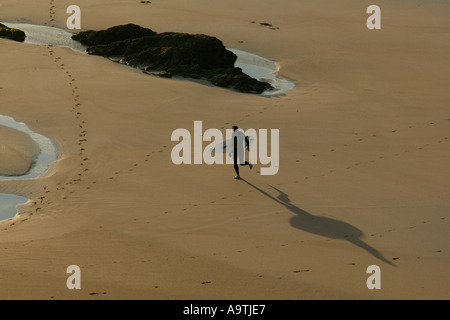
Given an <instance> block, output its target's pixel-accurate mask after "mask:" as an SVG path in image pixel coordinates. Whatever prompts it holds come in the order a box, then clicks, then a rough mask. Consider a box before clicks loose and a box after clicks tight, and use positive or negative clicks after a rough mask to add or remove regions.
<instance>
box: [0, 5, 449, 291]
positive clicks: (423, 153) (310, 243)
mask: <svg viewBox="0 0 450 320" xmlns="http://www.w3.org/2000/svg"><path fill="white" fill-rule="evenodd" d="M210 3H211V1H210V0H195V1H194V0H188V1H177V0H164V1H162V0H154V1H151V3H150V4H143V3H141V2H140V1H137V0H136V1H134V0H133V1H131V0H130V1H117V0H108V1H107V0H99V1H95V4H94V3H93V1H87V0H78V1H77V3H76V4H77V5H78V6H80V8H81V9H82V30H90V29H93V30H101V29H106V28H109V27H112V26H115V25H120V24H126V23H130V22H132V23H135V24H138V25H141V26H144V27H147V28H150V29H152V30H154V31H157V32H165V31H173V32H186V33H193V34H208V35H211V36H214V37H217V38H218V39H220V40H221V41H223V43H224V44H225V46H226V47H229V48H235V49H239V50H244V51H248V52H252V53H255V54H258V55H260V56H263V57H265V58H268V59H272V60H274V61H277V62H279V63H280V70H279V73H280V75H281V76H283V77H285V78H286V79H289V80H291V81H293V82H294V83H295V88H293V89H292V90H290V91H288V92H286V93H285V94H283V95H279V96H272V97H264V96H261V95H255V94H244V93H239V92H235V91H232V90H228V89H224V88H219V87H214V86H211V85H206V84H202V83H196V82H193V81H187V80H176V79H164V78H158V77H152V76H148V75H145V74H142V73H141V72H138V71H137V70H134V69H131V68H130V67H127V66H124V65H121V64H118V63H113V62H111V61H109V60H108V59H106V58H103V57H98V56H90V55H86V54H82V53H79V52H74V51H72V50H70V49H68V48H63V47H50V46H45V45H44V46H39V45H31V44H24V43H18V42H13V41H10V40H6V39H0V48H1V49H0V70H1V74H2V76H1V78H0V115H6V116H9V117H13V118H14V119H15V120H16V121H20V122H24V123H26V124H27V125H28V127H29V128H30V129H32V130H33V131H35V132H38V133H40V134H42V135H44V136H46V137H48V138H50V139H52V141H53V142H54V143H55V144H56V145H57V147H58V150H59V151H60V153H61V154H60V158H59V159H58V161H57V162H56V163H55V164H54V165H53V166H52V168H51V170H50V171H49V172H48V174H46V175H45V176H43V177H39V178H36V179H28V180H11V181H8V180H2V181H0V193H7V194H11V193H12V194H16V195H20V196H24V197H27V198H28V199H30V201H29V202H28V203H27V205H24V206H20V207H19V214H18V216H17V217H16V218H14V219H12V220H7V221H3V222H0V266H1V267H0V288H1V289H0V299H1V300H5V299H6V300H8V299H12V300H14V299H149V300H159V299H161V300H164V299H167V300H175V299H247V300H249V299H277V300H278V299H280V300H301V299H449V298H450V277H449V275H448V270H449V268H450V238H449V234H450V233H449V231H450V228H449V223H450V215H449V212H450V192H449V190H450V188H449V187H450V184H449V181H450V180H449V175H450V170H449V166H448V162H449V155H450V152H449V150H450V148H449V140H448V139H449V136H450V131H449V124H450V122H449V118H450V116H449V101H450V99H449V98H450V93H449V90H448V84H449V83H450V75H449V73H448V69H449V64H450V63H449V59H448V53H449V50H450V43H449V42H448V41H446V39H448V37H449V34H450V22H449V21H450V19H449V17H450V3H448V2H445V1H435V0H430V1H426V2H424V1H401V0H395V1H393V0H390V1H386V0H380V1H377V3H376V4H377V5H379V6H380V7H381V10H382V15H381V17H382V29H381V30H369V29H368V28H367V27H366V20H367V18H368V16H369V15H368V14H367V13H366V9H367V7H368V6H369V5H371V4H374V3H372V2H371V1H365V0H364V1H349V0H344V1H332V0H320V1H312V0H301V1H299V0H283V1H278V2H277V5H276V6H275V5H274V2H273V1H268V0H248V1H236V0H229V1H217V2H214V5H211V4H210ZM71 4H73V3H72V2H71V1H66V0H51V1H50V2H49V1H31V0H22V1H14V0H3V1H2V2H1V4H0V21H2V22H3V23H7V22H21V23H32V24H40V25H46V26H56V27H59V28H65V27H66V20H67V18H68V16H69V15H68V14H67V13H66V9H67V7H68V6H69V5H71ZM262 23H263V24H262ZM264 24H270V25H271V27H270V26H267V25H264ZM194 121H202V122H203V130H206V129H208V128H217V129H220V130H223V132H224V133H225V129H230V128H231V127H232V126H233V125H239V127H241V128H244V129H248V128H255V129H269V130H270V129H279V132H280V150H279V157H280V168H279V171H278V173H277V174H276V175H267V176H264V175H261V174H260V170H261V165H260V164H256V165H255V166H254V168H253V170H249V169H248V168H246V167H242V168H241V175H242V178H243V179H242V180H235V179H233V177H234V170H233V166H232V165H206V164H202V165H179V166H177V165H175V164H173V163H172V160H171V151H172V148H173V147H174V146H175V145H176V142H173V141H171V134H172V132H173V131H174V130H176V129H178V128H185V129H187V130H189V131H190V132H193V126H194ZM27 143H29V140H28V138H27V137H24V136H23V135H21V134H18V133H17V132H14V131H13V130H9V129H5V128H2V127H0V155H2V158H1V159H0V173H3V172H4V171H5V170H7V169H8V170H19V169H18V168H17V167H15V166H16V165H17V166H19V167H20V168H22V169H23V168H25V167H26V165H27V164H28V165H29V163H28V162H27V161H28V160H27V159H29V157H30V156H31V155H30V154H27V156H25V157H21V156H20V157H18V156H17V153H14V152H13V151H11V150H17V149H14V148H19V147H20V146H23V148H22V150H30V147H29V146H26V145H24V144H27ZM5 146H6V148H5ZM206 146H207V143H206V142H205V143H204V145H203V147H206ZM4 150H10V151H9V152H8V153H7V154H6V156H7V157H3V154H4ZM27 157H28V158H27ZM11 158H14V159H13V160H10V159H11ZM21 161H23V162H21ZM11 166H13V167H11ZM71 265H77V266H79V267H80V268H81V272H82V280H81V286H82V288H81V290H69V289H68V288H67V286H66V280H67V278H68V276H69V275H68V274H67V273H66V270H67V267H68V266H71ZM371 265H377V266H379V267H380V270H381V289H379V290H369V289H368V288H367V285H366V280H367V278H368V277H369V276H370V275H369V274H367V272H366V271H367V268H368V267H369V266H371Z"/></svg>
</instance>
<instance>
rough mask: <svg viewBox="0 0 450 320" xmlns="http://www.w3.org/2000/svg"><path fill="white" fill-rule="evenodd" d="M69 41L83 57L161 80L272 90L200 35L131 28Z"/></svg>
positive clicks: (252, 90)
mask: <svg viewBox="0 0 450 320" xmlns="http://www.w3.org/2000/svg"><path fill="white" fill-rule="evenodd" d="M72 39H74V40H76V41H79V42H80V43H82V44H84V45H86V46H88V49H87V53H88V54H92V55H98V56H103V57H108V58H117V59H120V62H121V63H124V64H127V65H130V66H133V67H137V68H141V69H142V70H144V71H145V72H147V73H152V74H157V75H159V76H162V77H173V76H181V77H185V78H193V79H206V80H208V81H210V82H211V83H212V84H213V85H216V86H220V87H226V88H232V89H236V90H238V91H241V92H246V93H258V94H259V93H262V92H263V91H266V90H270V89H272V86H271V85H270V84H268V83H266V82H262V81H259V80H256V79H254V78H252V77H250V76H248V75H247V74H245V73H243V72H242V69H240V68H236V67H234V65H235V62H236V59H237V56H236V55H235V54H234V53H233V52H231V51H229V50H227V49H226V48H225V46H224V44H223V43H222V41H220V40H219V39H217V38H215V37H211V36H207V35H204V34H187V33H176V32H165V33H156V32H154V31H152V30H150V29H147V28H143V27H140V26H138V25H134V24H127V25H122V26H116V27H112V28H109V29H107V30H102V31H84V32H80V33H78V34H75V35H73V36H72Z"/></svg>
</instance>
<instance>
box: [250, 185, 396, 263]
mask: <svg viewBox="0 0 450 320" xmlns="http://www.w3.org/2000/svg"><path fill="white" fill-rule="evenodd" d="M242 181H244V182H245V183H247V184H248V185H249V186H251V187H252V188H254V189H255V190H257V191H259V192H260V193H262V194H263V195H265V196H266V197H268V198H270V199H272V200H273V201H275V202H276V203H278V204H280V205H282V206H283V207H285V208H286V209H288V210H289V211H291V212H292V213H294V214H295V215H296V216H295V217H293V218H291V219H290V224H291V226H293V227H294V228H297V229H300V230H303V231H306V232H309V233H313V234H317V235H320V236H322V237H326V238H331V239H340V240H346V241H348V242H350V243H352V244H354V245H356V246H358V247H360V248H362V249H364V250H366V251H367V252H368V253H370V254H371V255H372V256H374V257H376V258H377V259H379V260H381V261H383V262H385V263H387V264H389V265H392V266H395V264H394V263H392V262H391V261H389V260H387V259H386V258H385V257H383V255H382V254H381V253H380V252H378V250H376V249H375V248H373V247H371V246H370V245H368V244H367V243H365V242H364V241H363V240H361V238H362V237H364V233H363V232H362V231H361V230H359V229H358V228H356V227H354V226H352V225H351V224H348V223H346V222H344V221H339V220H336V219H331V218H326V217H321V216H315V215H312V214H310V213H308V212H306V211H304V210H302V209H300V208H299V207H297V206H295V205H294V204H292V203H291V200H290V199H289V195H287V194H286V193H284V192H283V191H281V190H279V189H277V188H275V187H273V186H270V187H271V188H272V189H274V190H275V191H277V192H278V193H279V195H278V196H277V197H276V198H275V197H274V196H272V195H270V194H268V193H267V192H265V191H264V190H261V189H260V188H258V187H257V186H255V185H253V184H252V183H250V182H248V181H247V180H245V179H242Z"/></svg>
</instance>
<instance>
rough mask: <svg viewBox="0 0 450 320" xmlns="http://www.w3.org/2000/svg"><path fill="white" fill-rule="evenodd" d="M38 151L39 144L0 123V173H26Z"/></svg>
mask: <svg viewBox="0 0 450 320" xmlns="http://www.w3.org/2000/svg"><path fill="white" fill-rule="evenodd" d="M38 153H39V146H38V145H37V144H36V143H35V142H34V141H33V140H32V139H31V137H30V136H28V135H27V134H25V133H22V132H20V131H17V130H14V129H9V128H6V127H3V126H1V125H0V175H2V176H20V175H23V174H25V173H27V172H28V171H29V170H30V168H31V165H32V164H33V161H34V159H35V158H36V157H37V155H38Z"/></svg>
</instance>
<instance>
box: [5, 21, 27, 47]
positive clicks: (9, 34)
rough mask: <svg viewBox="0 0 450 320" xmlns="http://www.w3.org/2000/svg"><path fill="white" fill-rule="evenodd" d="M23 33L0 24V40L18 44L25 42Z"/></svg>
mask: <svg viewBox="0 0 450 320" xmlns="http://www.w3.org/2000/svg"><path fill="white" fill-rule="evenodd" d="M26 37H27V36H26V35H25V32H23V31H22V30H19V29H14V28H9V27H7V26H5V25H4V24H1V23H0V38H6V39H11V40H14V41H18V42H23V41H25V38H26Z"/></svg>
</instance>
